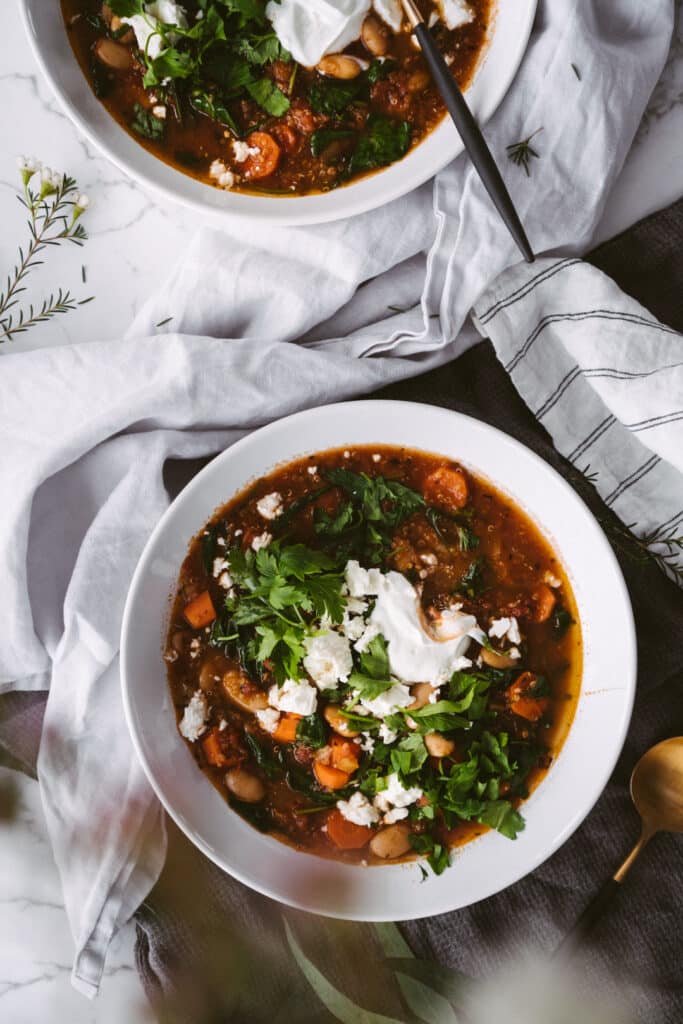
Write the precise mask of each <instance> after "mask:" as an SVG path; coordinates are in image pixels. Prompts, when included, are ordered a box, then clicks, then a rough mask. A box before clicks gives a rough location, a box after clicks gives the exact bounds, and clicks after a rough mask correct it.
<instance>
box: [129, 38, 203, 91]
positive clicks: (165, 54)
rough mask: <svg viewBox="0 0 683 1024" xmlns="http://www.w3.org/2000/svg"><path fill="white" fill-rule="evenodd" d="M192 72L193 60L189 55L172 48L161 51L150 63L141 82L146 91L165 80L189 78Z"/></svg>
mask: <svg viewBox="0 0 683 1024" xmlns="http://www.w3.org/2000/svg"><path fill="white" fill-rule="evenodd" d="M193 70H194V60H193V59H192V57H191V55H190V54H189V53H181V52H180V50H176V49H175V48H174V47H172V46H171V47H169V48H168V49H167V50H163V51H162V52H161V53H160V54H159V56H158V57H156V58H155V59H154V60H152V61H150V62H149V63H148V65H147V71H146V72H145V76H144V78H143V80H142V84H143V85H144V87H145V88H146V89H150V88H151V87H152V86H154V85H159V84H160V83H161V82H163V81H164V79H165V78H172V79H177V78H189V77H190V75H191V74H192V72H193Z"/></svg>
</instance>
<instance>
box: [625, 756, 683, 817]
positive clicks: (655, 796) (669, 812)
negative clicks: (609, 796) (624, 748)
mask: <svg viewBox="0 0 683 1024" xmlns="http://www.w3.org/2000/svg"><path fill="white" fill-rule="evenodd" d="M631 798H632V800H633V803H634V804H635V806H636V810H637V811H638V814H639V815H640V817H641V818H642V820H643V827H644V828H645V827H647V829H648V830H649V831H650V833H651V834H654V833H655V832H683V736H674V737H673V738H672V739H670V740H664V741H663V742H662V743H658V744H657V745H656V746H655V747H651V748H650V750H648V751H647V753H645V754H643V756H642V757H641V759H640V761H638V764H637V765H636V766H635V768H634V769H633V774H632V775H631Z"/></svg>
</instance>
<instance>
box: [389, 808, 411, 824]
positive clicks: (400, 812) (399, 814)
mask: <svg viewBox="0 0 683 1024" xmlns="http://www.w3.org/2000/svg"><path fill="white" fill-rule="evenodd" d="M409 813H410V812H409V811H408V808H407V807H393V808H392V809H391V810H390V811H387V812H386V814H385V815H383V817H382V824H383V825H393V824H394V822H395V821H400V820H401V818H407V817H408V814H409Z"/></svg>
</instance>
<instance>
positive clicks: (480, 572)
mask: <svg viewBox="0 0 683 1024" xmlns="http://www.w3.org/2000/svg"><path fill="white" fill-rule="evenodd" d="M484 564H485V562H484V559H483V558H475V559H474V561H473V562H470V564H469V566H468V567H467V569H466V570H465V572H464V573H463V575H462V576H461V577H460V579H459V581H458V584H457V586H456V587H455V592H456V593H458V594H465V595H466V596H467V597H476V596H477V594H480V593H481V591H482V590H483V589H484Z"/></svg>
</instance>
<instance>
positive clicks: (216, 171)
mask: <svg viewBox="0 0 683 1024" xmlns="http://www.w3.org/2000/svg"><path fill="white" fill-rule="evenodd" d="M136 17H138V15H136ZM209 177H211V178H214V179H215V181H216V182H217V184H218V185H220V186H221V188H232V186H233V185H234V184H235V182H236V181H237V178H236V177H235V175H234V174H233V173H232V171H231V170H229V169H228V168H227V167H226V166H225V164H224V163H223V161H222V160H214V162H213V163H212V164H211V166H210V167H209Z"/></svg>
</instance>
